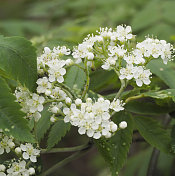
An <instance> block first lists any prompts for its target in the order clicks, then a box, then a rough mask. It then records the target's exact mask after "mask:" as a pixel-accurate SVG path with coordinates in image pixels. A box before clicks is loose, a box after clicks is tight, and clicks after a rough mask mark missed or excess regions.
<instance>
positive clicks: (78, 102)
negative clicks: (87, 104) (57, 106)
mask: <svg viewBox="0 0 175 176" xmlns="http://www.w3.org/2000/svg"><path fill="white" fill-rule="evenodd" d="M81 103H82V100H81V99H80V98H77V99H76V100H75V104H76V105H77V106H78V105H81Z"/></svg>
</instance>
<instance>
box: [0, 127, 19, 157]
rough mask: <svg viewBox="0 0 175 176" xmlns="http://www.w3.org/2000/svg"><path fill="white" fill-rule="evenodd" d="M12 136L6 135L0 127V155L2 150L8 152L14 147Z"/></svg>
mask: <svg viewBox="0 0 175 176" xmlns="http://www.w3.org/2000/svg"><path fill="white" fill-rule="evenodd" d="M13 139H14V138H13V137H12V136H11V137H9V136H6V135H5V134H3V132H2V130H1V129H0V155H2V154H3V153H4V152H6V153H9V152H10V151H11V149H13V148H14V147H15V143H14V142H13Z"/></svg>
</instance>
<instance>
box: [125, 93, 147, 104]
mask: <svg viewBox="0 0 175 176" xmlns="http://www.w3.org/2000/svg"><path fill="white" fill-rule="evenodd" d="M143 97H145V95H144V94H140V95H136V96H133V97H129V98H127V99H126V100H125V103H128V102H129V101H132V100H136V99H139V98H143Z"/></svg>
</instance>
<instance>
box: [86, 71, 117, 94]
mask: <svg viewBox="0 0 175 176" xmlns="http://www.w3.org/2000/svg"><path fill="white" fill-rule="evenodd" d="M117 79H118V78H117V77H116V74H115V72H114V71H113V70H112V71H105V70H102V69H98V70H96V71H95V72H92V73H91V75H90V86H89V88H90V89H91V90H93V91H99V90H100V89H102V88H104V87H106V86H107V85H109V84H114V86H116V83H117ZM114 86H112V87H114Z"/></svg>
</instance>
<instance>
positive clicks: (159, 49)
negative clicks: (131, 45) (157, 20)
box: [136, 38, 173, 64]
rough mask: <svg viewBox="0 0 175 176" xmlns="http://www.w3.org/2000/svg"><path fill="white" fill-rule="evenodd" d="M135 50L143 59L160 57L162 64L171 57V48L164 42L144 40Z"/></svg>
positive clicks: (150, 39) (151, 39)
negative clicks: (139, 52)
mask: <svg viewBox="0 0 175 176" xmlns="http://www.w3.org/2000/svg"><path fill="white" fill-rule="evenodd" d="M136 48H137V49H139V50H140V51H141V53H142V55H143V56H144V57H145V58H149V57H151V56H152V57H153V58H158V57H161V59H162V60H163V63H164V64H167V62H168V61H169V60H171V57H172V50H173V46H172V45H171V44H170V43H167V42H166V41H165V40H158V39H153V38H146V39H145V40H144V41H143V42H140V43H137V45H136Z"/></svg>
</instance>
